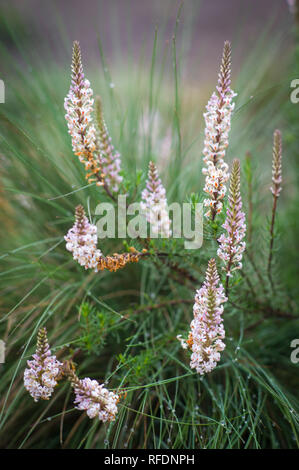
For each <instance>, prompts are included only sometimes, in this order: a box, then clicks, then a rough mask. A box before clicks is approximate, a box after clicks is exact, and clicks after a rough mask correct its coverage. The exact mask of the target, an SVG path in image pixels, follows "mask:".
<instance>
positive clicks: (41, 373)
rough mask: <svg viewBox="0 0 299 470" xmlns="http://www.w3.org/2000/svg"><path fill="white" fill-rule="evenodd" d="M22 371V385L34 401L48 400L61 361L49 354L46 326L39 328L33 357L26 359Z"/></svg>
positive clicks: (57, 375)
mask: <svg viewBox="0 0 299 470" xmlns="http://www.w3.org/2000/svg"><path fill="white" fill-rule="evenodd" d="M27 364H28V368H26V369H25V371H24V386H25V388H26V390H28V392H29V393H30V395H31V396H32V398H33V399H34V401H38V400H40V399H42V400H49V398H50V397H51V396H52V393H53V392H54V388H55V387H56V385H57V382H58V379H59V376H60V373H61V367H62V363H61V362H59V361H58V360H57V359H56V356H53V355H51V350H50V348H49V343H48V339H47V331H46V328H40V330H39V332H38V336H37V349H36V353H35V354H34V355H33V359H32V360H30V361H27Z"/></svg>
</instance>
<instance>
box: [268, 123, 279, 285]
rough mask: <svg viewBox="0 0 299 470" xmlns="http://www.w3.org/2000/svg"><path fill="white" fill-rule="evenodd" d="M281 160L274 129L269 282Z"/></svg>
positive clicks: (277, 137) (277, 133)
mask: <svg viewBox="0 0 299 470" xmlns="http://www.w3.org/2000/svg"><path fill="white" fill-rule="evenodd" d="M281 160H282V140H281V132H280V131H279V130H278V129H276V131H275V132H274V134H273V158H272V186H271V188H270V191H271V192H272V194H273V207H272V218H271V226H270V250H269V259H268V274H269V277H270V281H271V283H272V280H271V262H272V256H273V244H274V225H275V217H276V209H277V200H278V198H279V195H280V191H281V183H282V175H281Z"/></svg>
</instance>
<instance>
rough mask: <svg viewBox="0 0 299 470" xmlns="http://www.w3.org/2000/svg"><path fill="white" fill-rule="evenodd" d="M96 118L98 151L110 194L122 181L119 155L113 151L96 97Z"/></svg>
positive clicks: (117, 189) (100, 104)
mask: <svg viewBox="0 0 299 470" xmlns="http://www.w3.org/2000/svg"><path fill="white" fill-rule="evenodd" d="M96 117H97V125H98V139H97V143H98V149H99V154H100V160H101V165H102V172H103V177H104V181H105V184H106V185H107V186H108V188H109V189H110V191H111V192H112V193H117V192H118V191H119V185H120V183H121V182H122V180H123V177H122V176H121V175H120V171H121V160H120V154H119V153H118V152H116V151H115V150H114V147H113V145H112V142H111V137H110V136H109V133H108V130H107V126H106V123H105V120H104V116H103V110H102V103H101V100H100V98H99V97H98V98H97V100H96Z"/></svg>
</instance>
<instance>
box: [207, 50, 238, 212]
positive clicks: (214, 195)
mask: <svg viewBox="0 0 299 470" xmlns="http://www.w3.org/2000/svg"><path fill="white" fill-rule="evenodd" d="M230 76H231V46H230V43H229V42H228V41H226V42H225V44H224V49H223V56H222V62H221V68H220V73H219V78H218V85H217V87H216V92H214V93H213V94H212V96H211V98H210V100H209V102H208V104H207V106H206V113H205V114H204V118H205V141H204V149H203V154H204V158H203V160H204V162H205V164H206V168H203V170H202V172H203V174H204V175H205V176H206V179H205V186H204V191H205V192H206V193H207V194H208V195H209V198H207V199H205V200H204V205H205V206H206V207H207V208H208V211H207V212H206V214H205V215H206V217H210V218H211V219H212V220H214V218H215V216H216V214H219V213H220V212H221V210H222V206H223V204H222V202H221V201H222V199H223V198H224V196H225V194H226V185H225V183H226V182H227V181H228V178H229V173H228V165H227V163H225V161H224V157H225V151H226V148H227V147H228V135H229V131H230V127H231V115H232V112H233V109H234V106H235V105H234V103H233V102H232V100H233V98H234V96H236V93H234V92H233V91H232V90H231V88H230V83H231V79H230Z"/></svg>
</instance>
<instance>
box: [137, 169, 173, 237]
mask: <svg viewBox="0 0 299 470" xmlns="http://www.w3.org/2000/svg"><path fill="white" fill-rule="evenodd" d="M141 197H142V202H141V204H140V206H141V208H142V209H143V210H144V211H145V215H146V219H147V221H148V222H149V223H150V224H151V230H152V233H153V234H160V235H161V236H162V237H164V238H169V237H170V236H171V228H170V227H171V220H170V218H169V214H168V206H167V198H166V190H165V188H164V186H163V184H162V182H161V179H160V178H159V174H158V170H157V168H156V165H155V164H154V163H153V162H150V163H149V170H148V179H147V182H146V188H145V189H144V190H143V191H142V195H141Z"/></svg>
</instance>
